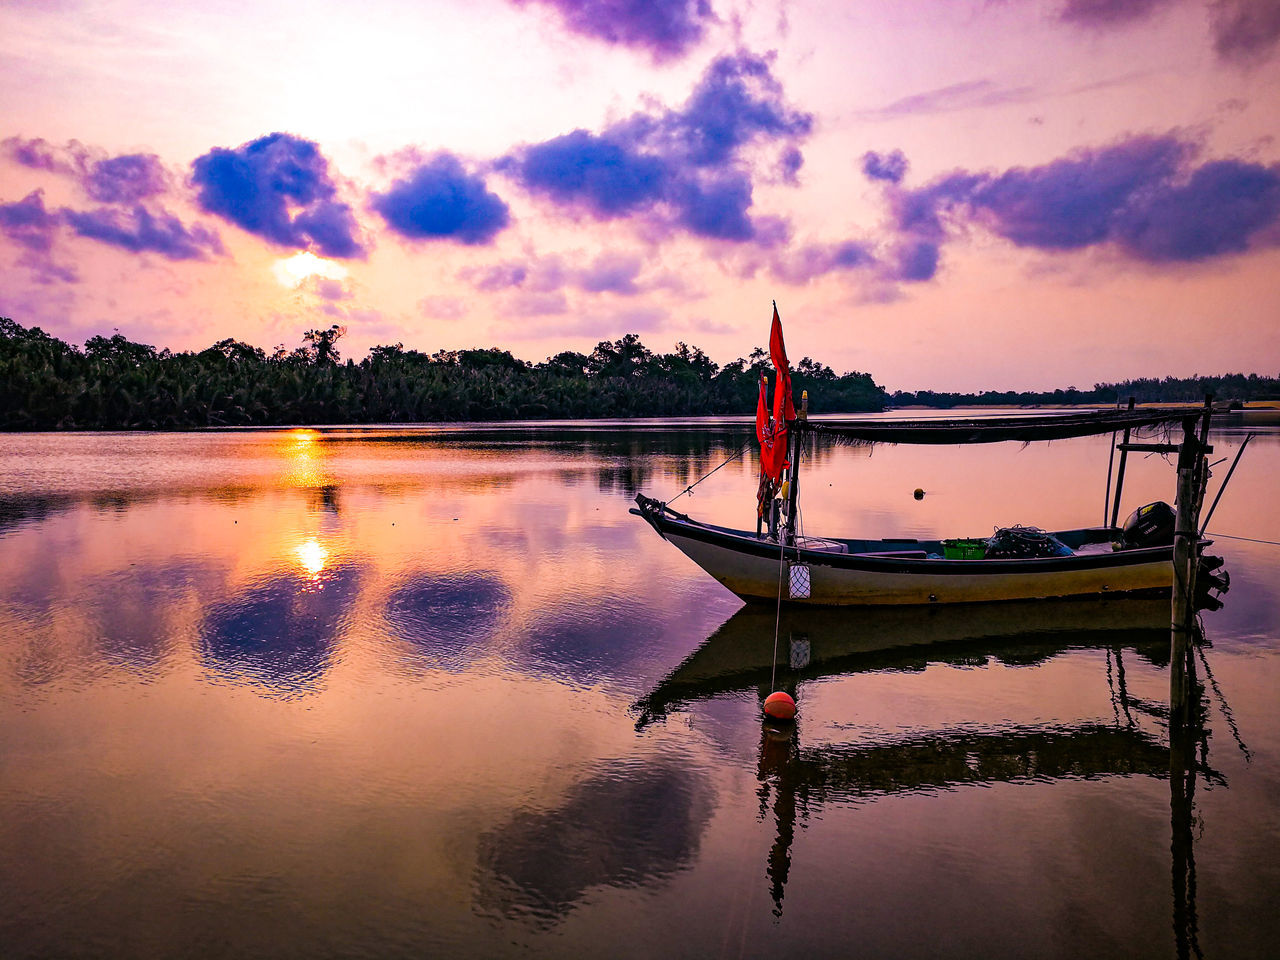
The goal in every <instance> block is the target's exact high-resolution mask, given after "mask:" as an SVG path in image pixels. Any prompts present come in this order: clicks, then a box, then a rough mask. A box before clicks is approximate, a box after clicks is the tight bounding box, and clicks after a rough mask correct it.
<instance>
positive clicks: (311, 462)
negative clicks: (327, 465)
mask: <svg viewBox="0 0 1280 960" xmlns="http://www.w3.org/2000/svg"><path fill="white" fill-rule="evenodd" d="M319 436H320V434H319V433H318V432H316V431H315V430H292V431H290V432H289V433H288V434H287V435H286V439H285V440H284V441H283V444H282V448H281V453H282V454H283V456H284V458H285V459H286V460H287V461H288V468H287V469H288V472H287V474H286V477H285V479H286V480H287V482H288V484H289V486H291V487H315V486H319V485H321V484H323V483H324V482H325V471H324V469H323V467H324V455H323V454H322V453H321V447H320V445H319V444H318V443H317V442H316V441H317V440H318V438H319Z"/></svg>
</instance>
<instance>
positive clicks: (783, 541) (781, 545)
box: [769, 526, 787, 691]
mask: <svg viewBox="0 0 1280 960" xmlns="http://www.w3.org/2000/svg"><path fill="white" fill-rule="evenodd" d="M782 530H783V528H782V527H781V526H779V527H778V612H777V615H776V616H775V617H774V619H773V672H772V673H771V674H770V675H769V690H770V691H772V690H773V688H774V687H775V686H776V681H777V679H778V632H779V629H780V628H781V626H782V559H783V557H784V556H785V555H786V552H787V538H786V537H785V536H784V535H783V533H782Z"/></svg>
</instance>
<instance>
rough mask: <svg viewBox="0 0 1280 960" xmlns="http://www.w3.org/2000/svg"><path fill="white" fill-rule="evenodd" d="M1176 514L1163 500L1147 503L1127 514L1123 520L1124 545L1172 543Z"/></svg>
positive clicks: (1161, 544)
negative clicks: (1127, 516)
mask: <svg viewBox="0 0 1280 960" xmlns="http://www.w3.org/2000/svg"><path fill="white" fill-rule="evenodd" d="M1176 518H1177V515H1176V514H1175V513H1174V512H1173V507H1171V506H1169V505H1168V504H1167V503H1165V502H1164V501H1163V500H1157V501H1156V502H1155V503H1148V504H1147V505H1146V506H1145V507H1139V508H1138V509H1137V510H1135V511H1133V513H1131V514H1129V519H1128V520H1126V521H1125V522H1124V545H1125V546H1126V547H1167V546H1169V545H1170V544H1171V543H1173V526H1174V521H1175V520H1176Z"/></svg>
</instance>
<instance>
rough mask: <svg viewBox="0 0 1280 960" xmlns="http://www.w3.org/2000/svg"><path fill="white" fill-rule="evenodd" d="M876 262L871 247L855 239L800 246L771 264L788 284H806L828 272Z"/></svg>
mask: <svg viewBox="0 0 1280 960" xmlns="http://www.w3.org/2000/svg"><path fill="white" fill-rule="evenodd" d="M877 263H878V261H877V259H876V255H875V254H874V253H873V252H872V250H871V248H870V247H869V246H868V245H867V244H865V243H860V242H858V241H857V240H845V241H842V242H840V243H813V244H809V245H808V246H805V247H801V248H800V249H799V250H797V251H795V252H794V253H793V254H791V255H790V256H787V257H779V258H778V259H777V260H776V261H775V262H774V264H773V267H772V270H773V273H774V275H775V276H777V277H779V278H780V279H783V280H786V281H787V282H788V283H807V282H808V281H810V280H812V279H814V278H815V277H821V276H824V275H826V274H828V273H836V272H841V271H846V270H856V269H858V268H861V267H873V266H875V265H876V264H877Z"/></svg>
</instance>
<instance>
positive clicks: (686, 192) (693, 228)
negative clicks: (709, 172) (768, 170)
mask: <svg viewBox="0 0 1280 960" xmlns="http://www.w3.org/2000/svg"><path fill="white" fill-rule="evenodd" d="M674 199H675V205H676V209H677V210H678V211H679V212H678V215H677V217H676V220H677V222H678V223H680V225H681V226H683V227H685V228H687V229H688V230H689V232H690V233H696V234H697V235H698V236H701V237H713V238H715V239H717V240H737V241H742V240H750V239H751V238H752V237H754V236H755V225H754V224H753V223H752V222H751V218H750V217H749V216H747V209H748V208H749V207H750V206H751V180H750V179H749V178H748V177H747V176H746V175H745V174H741V173H737V172H733V171H730V172H727V173H725V174H723V175H721V176H718V177H713V178H699V179H690V180H687V181H685V182H684V183H682V184H680V187H679V190H678V191H677V193H676V194H675V198H674Z"/></svg>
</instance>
